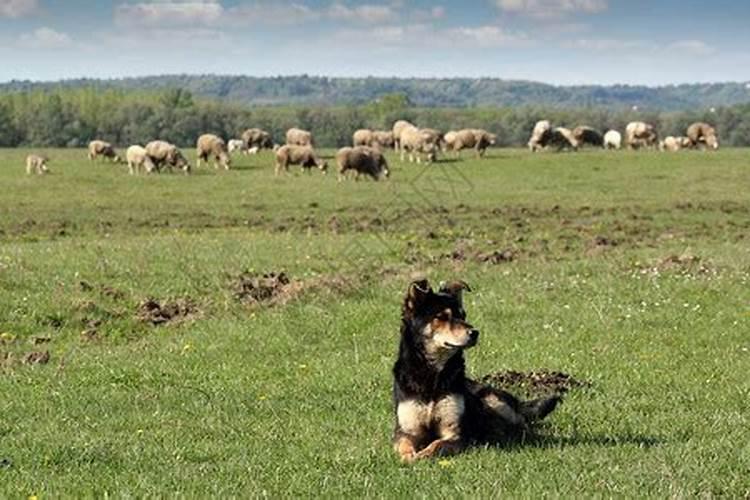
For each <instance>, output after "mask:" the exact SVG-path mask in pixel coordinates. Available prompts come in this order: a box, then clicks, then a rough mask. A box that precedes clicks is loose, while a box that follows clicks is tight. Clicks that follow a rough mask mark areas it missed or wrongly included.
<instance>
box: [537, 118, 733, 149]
mask: <svg viewBox="0 0 750 500" xmlns="http://www.w3.org/2000/svg"><path fill="white" fill-rule="evenodd" d="M587 145H589V146H596V147H603V148H606V149H620V148H621V147H623V145H624V146H627V147H628V148H629V149H641V148H656V147H657V146H658V148H659V149H660V150H661V151H679V150H680V149H688V148H699V147H705V148H710V149H719V139H718V136H717V135H716V129H714V127H712V126H711V125H709V124H707V123H703V122H696V123H693V124H692V125H690V126H689V127H688V129H687V132H686V134H685V136H681V137H674V136H671V135H670V136H667V137H665V138H664V139H663V140H661V141H659V135H658V134H657V132H656V128H655V127H654V126H653V125H651V124H649V123H645V122H630V123H628V125H627V127H626V128H625V144H623V138H622V134H620V132H618V131H617V130H609V131H607V133H605V134H604V135H602V134H601V133H599V132H598V131H596V130H594V129H593V128H592V127H587V126H579V127H576V128H574V129H573V130H570V129H567V128H565V127H554V128H553V127H552V125H551V124H550V122H549V121H548V120H541V121H538V122H537V123H536V125H535V126H534V130H533V131H532V133H531V139H529V143H528V146H529V149H530V150H531V151H532V152H535V151H539V150H541V149H547V148H556V149H557V150H558V151H559V150H562V149H569V150H573V151H576V150H578V148H580V147H583V146H587Z"/></svg>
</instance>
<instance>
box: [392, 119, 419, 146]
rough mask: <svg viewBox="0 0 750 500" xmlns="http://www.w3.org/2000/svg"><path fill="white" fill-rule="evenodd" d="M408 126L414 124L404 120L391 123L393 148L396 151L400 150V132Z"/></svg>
mask: <svg viewBox="0 0 750 500" xmlns="http://www.w3.org/2000/svg"><path fill="white" fill-rule="evenodd" d="M409 127H415V125H414V124H413V123H410V122H407V121H406V120H398V121H397V122H396V123H394V124H393V129H392V130H393V148H394V149H395V150H396V151H401V133H402V132H403V131H404V130H406V129H407V128H409Z"/></svg>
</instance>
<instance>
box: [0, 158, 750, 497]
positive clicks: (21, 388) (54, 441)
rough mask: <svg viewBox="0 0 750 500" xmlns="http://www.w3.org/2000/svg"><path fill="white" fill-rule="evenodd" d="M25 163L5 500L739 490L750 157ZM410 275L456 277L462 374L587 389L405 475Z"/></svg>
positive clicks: (9, 206)
mask: <svg viewBox="0 0 750 500" xmlns="http://www.w3.org/2000/svg"><path fill="white" fill-rule="evenodd" d="M28 152H29V151H28V150H23V149H7V150H0V497H9V498H18V497H26V496H31V495H36V496H37V497H39V498H47V497H68V496H77V497H80V496H104V495H110V496H138V497H140V496H147V495H148V496H176V495H185V496H188V497H201V496H219V495H222V496H223V495H231V496H238V497H247V496H251V497H262V496H268V497H300V496H301V497H311V496H323V497H345V496H346V497H350V496H372V497H474V498H476V497H480V498H481V497H508V496H510V497H539V496H548V497H579V496H585V497H592V496H599V497H601V496H604V497H612V496H617V497H643V496H658V497H665V496H676V497H683V496H705V497H712V496H729V497H743V496H744V497H746V496H748V495H750V414H749V412H748V401H749V400H750V379H748V373H749V372H750V293H748V292H749V291H750V190H749V187H750V150H747V149H724V150H721V151H719V152H716V153H704V152H699V151H687V152H680V153H676V154H664V153H657V152H616V153H615V152H604V151H597V152H593V151H585V152H581V153H578V154H547V153H545V154H536V155H532V154H530V153H528V152H527V151H523V150H515V149H495V150H490V151H489V155H488V158H486V159H483V160H475V159H473V158H470V155H465V156H466V158H465V159H463V160H460V161H454V160H452V159H448V160H446V161H443V162H440V163H437V164H435V165H432V166H418V165H409V164H403V163H401V162H399V161H398V159H397V158H396V157H394V156H391V157H390V160H391V174H392V175H391V179H390V180H388V181H387V182H379V183H376V182H372V181H362V182H353V181H347V182H343V183H338V182H337V181H336V175H335V172H333V170H334V168H333V166H332V168H331V170H332V171H331V172H329V174H328V175H326V176H324V175H321V174H320V172H318V171H313V172H311V173H310V174H309V175H308V174H306V173H300V172H299V171H297V170H294V171H293V173H292V174H290V175H287V176H282V177H275V176H274V175H273V167H272V157H271V154H270V153H264V154H261V155H259V156H251V157H239V158H235V160H236V161H235V168H234V169H232V170H231V171H228V172H224V171H221V172H217V171H214V170H213V168H203V169H200V170H197V171H194V174H193V175H190V176H184V175H181V174H172V175H169V174H164V175H154V176H138V177H132V176H129V175H127V169H126V167H123V166H115V165H110V164H106V163H103V164H92V163H89V162H88V161H87V160H86V159H85V152H84V151H83V150H49V151H46V153H47V154H48V155H49V156H50V157H51V158H52V162H51V163H50V169H51V171H52V173H51V174H50V175H46V176H26V175H25V173H24V167H23V159H24V158H25V156H26V154H28ZM326 153H327V156H329V157H330V156H331V155H332V153H333V152H332V151H330V150H329V151H326ZM329 162H330V160H329ZM264 273H276V274H275V275H274V276H271V277H267V278H265V279H264V278H262V275H263V274H264ZM280 273H284V274H283V276H281V277H279V274H280ZM417 274H424V275H427V276H428V277H429V278H430V279H431V280H432V281H433V283H435V284H436V283H437V282H439V281H440V280H446V279H452V278H460V279H463V280H465V281H467V282H468V283H469V284H470V285H471V287H472V289H473V292H472V293H471V294H469V295H468V296H467V304H466V308H467V312H468V315H469V320H470V321H471V322H472V324H474V325H475V326H476V327H478V328H479V329H480V330H481V331H482V337H481V340H480V343H479V345H478V346H477V347H475V348H474V349H473V350H471V351H469V352H468V364H469V372H470V374H472V375H475V376H481V375H484V374H489V373H494V372H498V371H503V370H516V371H521V372H528V371H540V370H550V371H561V372H565V373H567V374H570V375H571V376H573V377H575V378H576V379H578V380H580V381H582V382H585V386H584V387H579V388H574V389H572V390H571V391H570V392H569V393H568V394H567V395H566V398H565V402H564V404H563V405H562V406H561V408H560V409H559V410H558V411H556V412H555V413H554V414H553V415H552V416H551V417H550V419H549V421H547V422H546V423H545V425H544V426H543V427H542V429H541V430H540V436H539V437H538V438H537V439H534V440H532V441H530V442H528V443H524V444H519V445H515V446H509V447H506V448H474V449H472V450H470V451H468V452H466V453H464V454H461V455H459V456H455V457H450V458H446V459H440V460H432V461H425V462H421V463H418V464H416V465H414V466H406V465H402V464H401V463H399V461H398V460H397V459H396V457H395V454H394V453H393V450H392V447H391V441H390V439H391V432H392V428H393V414H392V411H393V410H392V407H391V401H390V388H391V375H390V370H391V367H392V364H393V361H394V359H395V354H396V349H397V343H398V334H399V323H400V316H399V315H400V307H401V300H402V297H403V294H404V293H405V291H406V288H407V285H408V283H409V281H410V279H411V278H412V277H413V276H416V275H417ZM268 283H272V284H273V286H271V285H269V286H266V285H267V284H268Z"/></svg>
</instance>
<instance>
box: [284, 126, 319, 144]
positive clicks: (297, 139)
mask: <svg viewBox="0 0 750 500" xmlns="http://www.w3.org/2000/svg"><path fill="white" fill-rule="evenodd" d="M286 143H287V145H288V146H315V141H314V140H313V135H312V133H311V132H308V131H307V130H302V129H299V128H290V129H289V130H287V132H286Z"/></svg>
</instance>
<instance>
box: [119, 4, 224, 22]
mask: <svg viewBox="0 0 750 500" xmlns="http://www.w3.org/2000/svg"><path fill="white" fill-rule="evenodd" d="M223 14H224V7H223V6H222V5H221V3H219V2H218V0H185V1H181V0H160V1H153V2H140V3H132V4H131V3H125V4H122V5H118V6H117V8H115V22H116V23H117V24H120V25H127V26H143V27H151V26H158V27H167V26H207V25H213V24H216V23H217V22H219V21H220V20H221V18H222V16H223Z"/></svg>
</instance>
